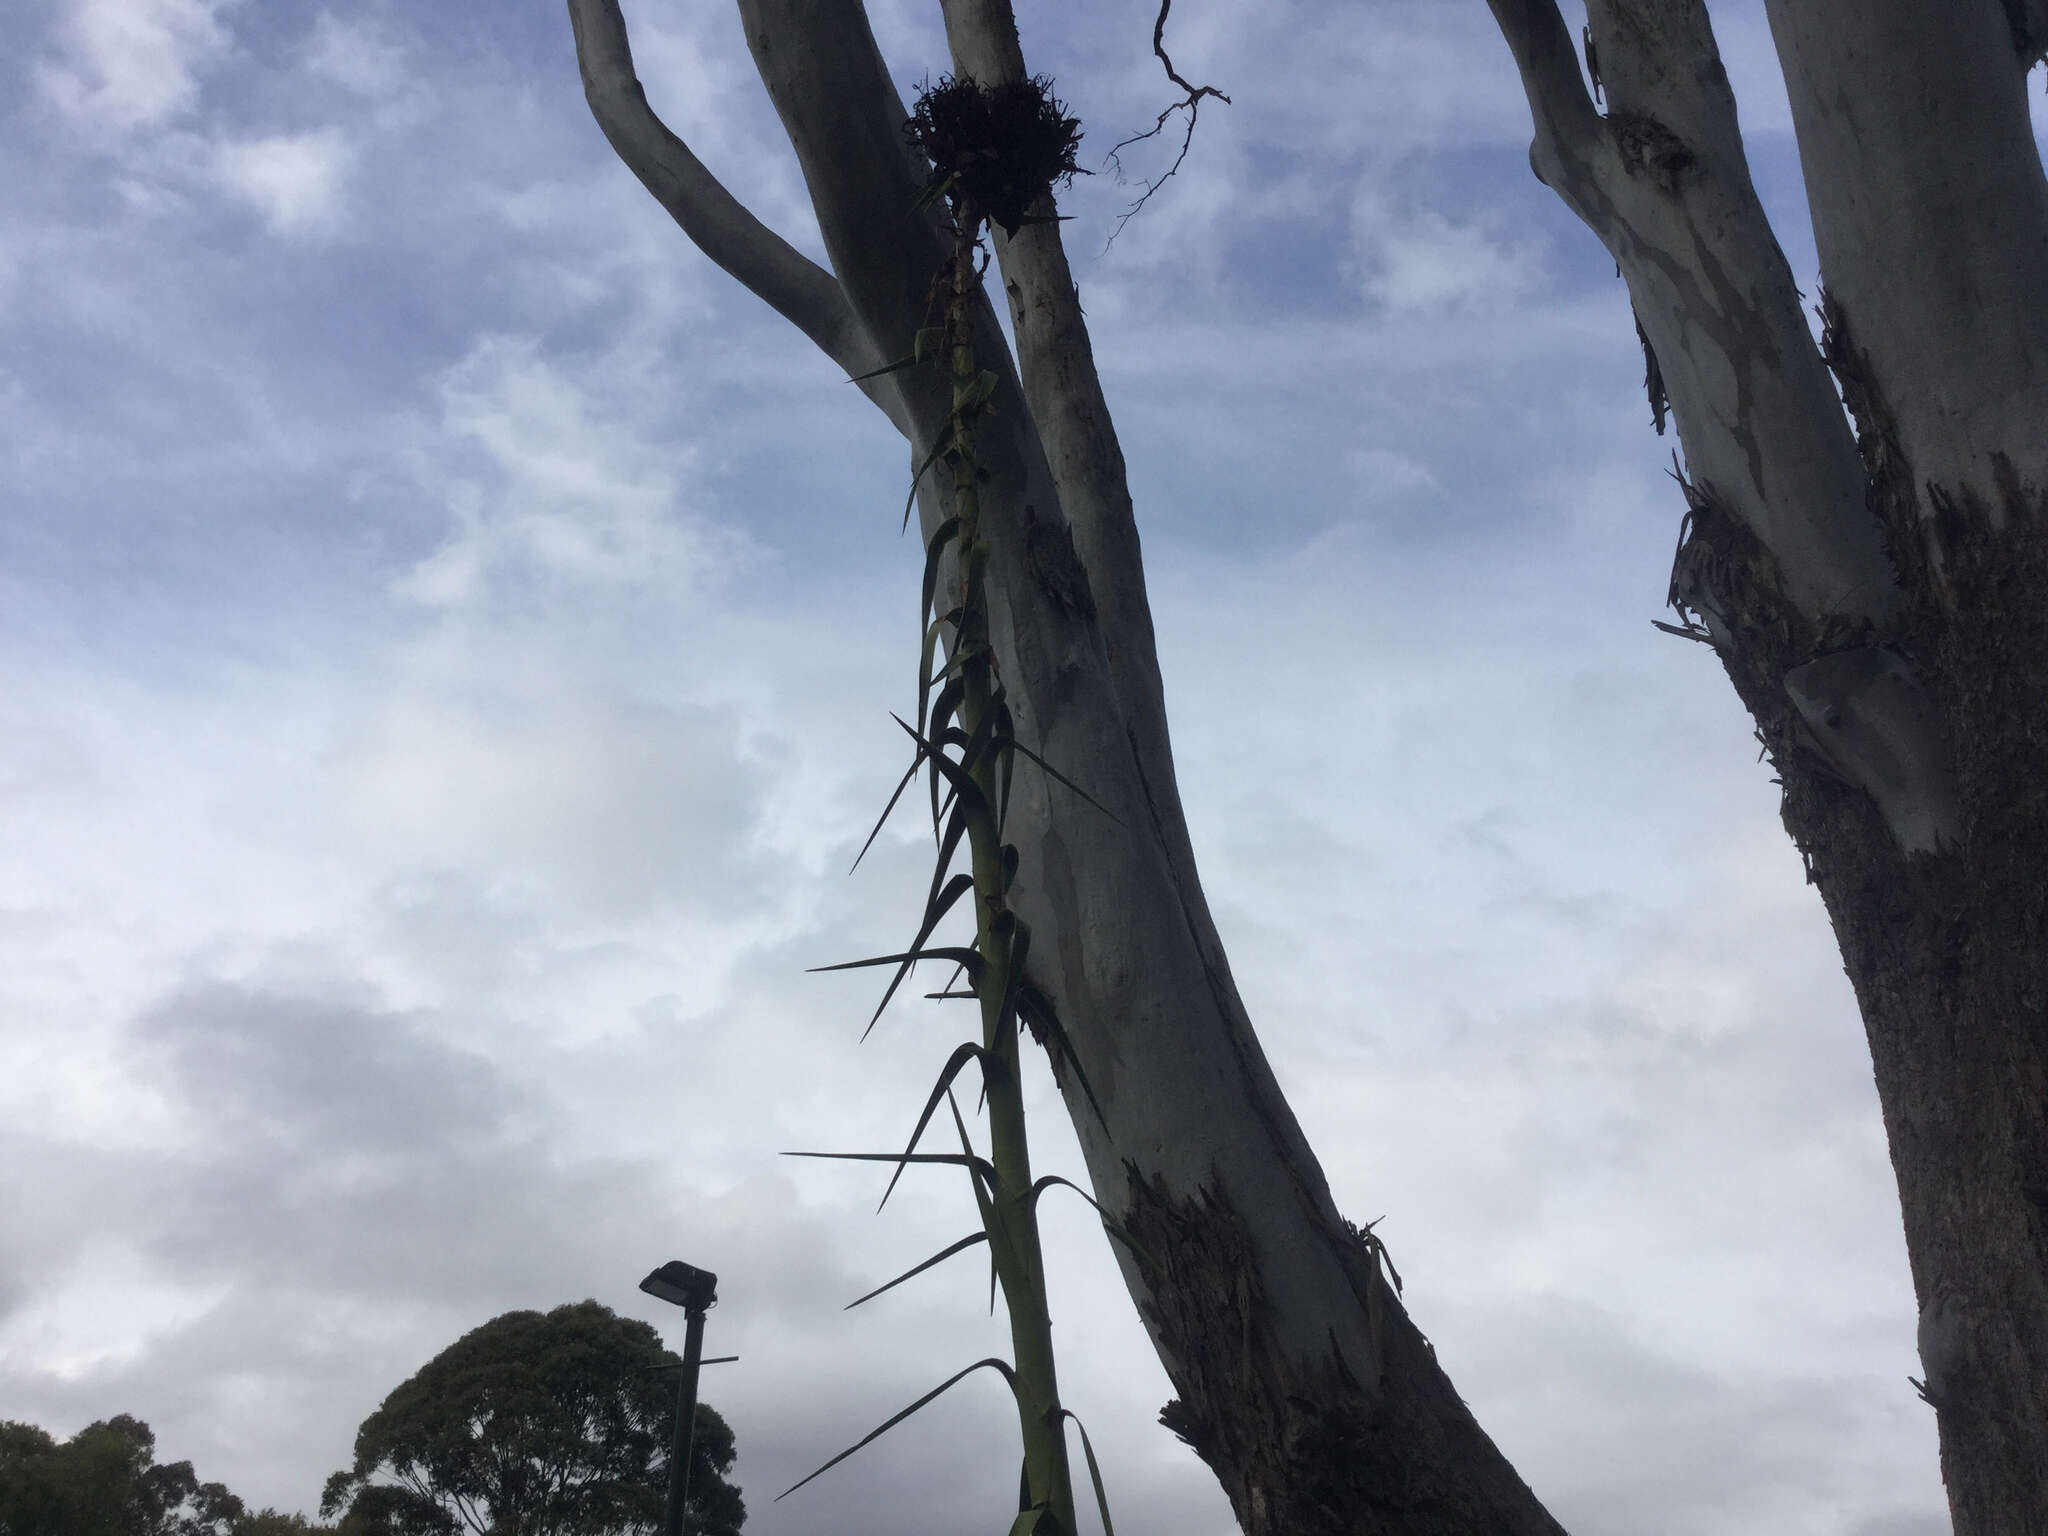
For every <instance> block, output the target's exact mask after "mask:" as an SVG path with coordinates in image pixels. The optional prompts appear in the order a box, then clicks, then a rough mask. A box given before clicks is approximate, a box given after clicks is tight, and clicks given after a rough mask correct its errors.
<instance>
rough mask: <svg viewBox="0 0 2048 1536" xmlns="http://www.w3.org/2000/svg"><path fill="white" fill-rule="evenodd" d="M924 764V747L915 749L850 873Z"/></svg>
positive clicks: (880, 831)
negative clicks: (915, 753) (913, 755)
mask: <svg viewBox="0 0 2048 1536" xmlns="http://www.w3.org/2000/svg"><path fill="white" fill-rule="evenodd" d="M923 766H924V748H922V747H919V748H918V749H917V755H916V756H915V757H913V758H911V760H910V766H909V767H908V768H906V769H905V770H904V771H903V777H902V778H900V779H898V780H897V781H896V790H895V793H893V794H892V795H890V796H889V803H888V804H887V805H885V806H883V807H882V814H881V815H879V816H877V817H876V818H875V825H874V828H873V829H872V830H871V831H870V832H869V833H868V840H867V841H866V842H864V843H862V844H861V845H860V852H859V853H857V854H855V855H854V856H853V863H852V865H851V866H850V867H849V868H848V869H847V871H846V872H847V873H848V874H849V875H850V874H852V873H853V872H854V870H856V869H859V868H860V861H861V860H862V859H864V858H866V857H867V856H868V850H869V849H870V848H872V847H874V846H875V839H876V838H878V837H880V836H881V835H882V826H883V823H885V822H886V821H888V819H889V813H890V812H891V811H893V810H895V809H896V802H897V801H898V800H901V799H902V798H903V791H904V790H906V789H908V788H910V781H911V780H912V779H914V778H916V777H917V770H918V769H920V768H922V767H923Z"/></svg>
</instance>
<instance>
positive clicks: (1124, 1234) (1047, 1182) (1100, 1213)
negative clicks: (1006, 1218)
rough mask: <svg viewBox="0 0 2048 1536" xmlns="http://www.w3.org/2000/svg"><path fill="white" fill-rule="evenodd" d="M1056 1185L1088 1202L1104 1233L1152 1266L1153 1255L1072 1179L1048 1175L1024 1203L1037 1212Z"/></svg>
mask: <svg viewBox="0 0 2048 1536" xmlns="http://www.w3.org/2000/svg"><path fill="white" fill-rule="evenodd" d="M1055 1184H1063V1185H1065V1186H1066V1187H1067V1188H1068V1189H1071V1190H1072V1191H1073V1192H1074V1193H1075V1194H1077V1195H1079V1196H1080V1197H1081V1198H1082V1199H1083V1200H1086V1201H1087V1202H1088V1203H1089V1204H1090V1205H1092V1206H1094V1207H1095V1214H1096V1216H1097V1217H1098V1218H1100V1220H1101V1222H1102V1230H1103V1231H1105V1232H1107V1233H1108V1234H1109V1235H1110V1236H1111V1237H1113V1238H1115V1239H1116V1240H1117V1241H1118V1242H1120V1243H1122V1244H1123V1245H1124V1246H1125V1247H1126V1248H1128V1249H1130V1251H1131V1252H1132V1253H1133V1254H1134V1255H1136V1256H1137V1257H1138V1258H1140V1259H1143V1260H1144V1261H1145V1262H1146V1263H1148V1264H1150V1263H1152V1262H1153V1260H1152V1255H1151V1254H1149V1253H1147V1252H1146V1251H1145V1250H1144V1249H1143V1248H1141V1247H1139V1246H1138V1240H1137V1239H1136V1238H1134V1237H1132V1236H1131V1234H1130V1232H1129V1230H1128V1229H1127V1228H1126V1227H1125V1226H1124V1224H1123V1223H1122V1222H1120V1221H1118V1220H1117V1219H1116V1218H1115V1217H1114V1216H1112V1215H1110V1214H1109V1212H1107V1211H1105V1210H1104V1209H1103V1208H1102V1202H1101V1201H1100V1200H1097V1199H1096V1198H1095V1197H1094V1196H1093V1195H1091V1194H1089V1193H1088V1191H1087V1190H1085V1189H1083V1188H1082V1187H1081V1186H1080V1185H1078V1184H1076V1183H1075V1182H1074V1181H1073V1180H1072V1179H1063V1178H1061V1177H1060V1176H1059V1175H1058V1174H1056V1173H1048V1174H1047V1175H1046V1176H1045V1177H1044V1178H1042V1179H1039V1180H1038V1181H1037V1182H1035V1183H1034V1184H1033V1185H1032V1186H1031V1189H1030V1191H1029V1192H1028V1193H1027V1194H1026V1195H1025V1196H1024V1203H1025V1204H1026V1205H1028V1206H1030V1207H1031V1208H1032V1209H1033V1210H1034V1211H1036V1210H1037V1208H1038V1197H1039V1196H1040V1195H1042V1194H1044V1193H1045V1192H1046V1191H1047V1190H1048V1189H1050V1188H1052V1186H1053V1185H1055Z"/></svg>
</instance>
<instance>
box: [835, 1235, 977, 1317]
mask: <svg viewBox="0 0 2048 1536" xmlns="http://www.w3.org/2000/svg"><path fill="white" fill-rule="evenodd" d="M987 1241H988V1234H987V1233H986V1232H970V1233H968V1234H967V1235H966V1236H965V1237H963V1238H961V1239H960V1241H959V1242H957V1243H952V1244H949V1245H948V1246H947V1247H944V1248H941V1249H940V1250H939V1251H938V1252H937V1253H935V1254H933V1255H932V1256H931V1257H930V1258H928V1259H926V1260H925V1261H924V1262H923V1263H922V1264H919V1265H916V1266H914V1267H912V1268H910V1269H906V1270H905V1271H903V1273H902V1274H900V1275H898V1276H897V1277H896V1278H895V1279H894V1280H891V1281H890V1282H889V1283H888V1284H887V1285H878V1286H876V1287H875V1288H874V1289H873V1290H872V1291H869V1292H868V1293H867V1295H865V1296H857V1297H855V1298H854V1299H853V1300H852V1301H849V1302H848V1303H847V1304H846V1305H845V1306H844V1307H842V1308H840V1310H841V1311H842V1312H851V1311H852V1310H853V1309H854V1308H855V1307H857V1306H859V1305H860V1304H861V1303H862V1302H864V1301H873V1300H874V1299H875V1298H876V1297H877V1296H879V1295H881V1294H882V1292H884V1291H892V1290H894V1289H895V1288H896V1287H897V1286H899V1285H901V1284H902V1283H903V1282H904V1281H906V1280H911V1279H915V1278H916V1277H917V1276H919V1275H921V1274H923V1273H924V1272H925V1271H926V1270H928V1269H930V1268H931V1267H932V1266H933V1265H934V1264H943V1263H944V1262H945V1261H946V1260H947V1259H950V1258H951V1257H953V1255H954V1254H956V1253H960V1252H963V1251H964V1250H966V1249H969V1248H972V1247H973V1246H974V1245H975V1244H976V1243H985V1242H987Z"/></svg>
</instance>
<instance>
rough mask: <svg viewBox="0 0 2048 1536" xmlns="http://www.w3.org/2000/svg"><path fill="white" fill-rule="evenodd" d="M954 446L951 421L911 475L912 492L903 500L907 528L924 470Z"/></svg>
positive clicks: (904, 519)
mask: <svg viewBox="0 0 2048 1536" xmlns="http://www.w3.org/2000/svg"><path fill="white" fill-rule="evenodd" d="M952 446H953V428H952V425H951V423H948V424H947V427H946V430H945V431H943V432H941V433H940V434H939V440H938V441H937V442H936V443H934V444H932V451H931V452H930V453H928V454H926V455H925V458H924V462H923V463H922V464H920V465H918V466H917V470H916V472H915V473H914V474H912V475H911V477H910V494H909V495H908V496H906V497H905V498H904V500H903V526H904V527H905V528H908V527H909V526H910V509H911V508H913V507H915V506H916V505H917V487H918V483H919V482H920V481H922V480H923V479H924V472H925V471H926V470H928V469H930V468H931V467H932V466H933V465H934V464H936V463H938V462H939V458H940V456H941V455H942V454H944V453H945V451H946V450H947V449H948V448H950V447H952Z"/></svg>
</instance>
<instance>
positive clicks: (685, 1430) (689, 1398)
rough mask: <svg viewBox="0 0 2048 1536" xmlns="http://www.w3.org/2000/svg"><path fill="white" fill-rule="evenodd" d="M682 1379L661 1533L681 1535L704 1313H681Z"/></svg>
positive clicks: (693, 1444) (693, 1440)
mask: <svg viewBox="0 0 2048 1536" xmlns="http://www.w3.org/2000/svg"><path fill="white" fill-rule="evenodd" d="M684 1317H685V1319H686V1326H685V1328H684V1332H683V1379H682V1381H681V1382H680V1383H679V1384H678V1385H677V1387H676V1438H675V1444H674V1445H673V1446H672V1447H671V1448H670V1450H669V1453H668V1507H667V1508H666V1509H664V1510H663V1511H662V1517H661V1532H662V1536H683V1504H684V1501H685V1500H686V1499H688V1498H689V1496H690V1462H691V1461H692V1459H693V1458H694V1457H695V1455H696V1449H697V1367H698V1364H699V1362H700V1361H701V1360H702V1358H703V1354H704V1314H703V1313H702V1312H687V1313H685V1314H684Z"/></svg>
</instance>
